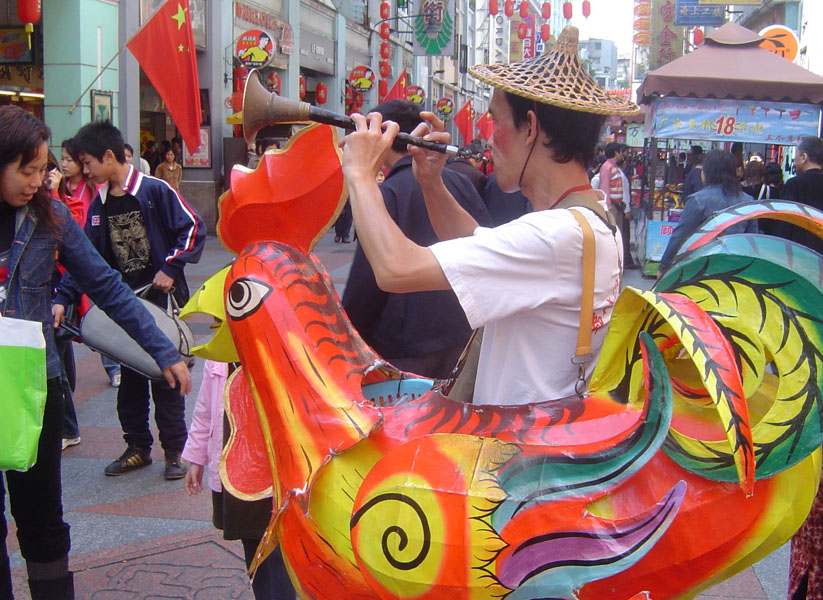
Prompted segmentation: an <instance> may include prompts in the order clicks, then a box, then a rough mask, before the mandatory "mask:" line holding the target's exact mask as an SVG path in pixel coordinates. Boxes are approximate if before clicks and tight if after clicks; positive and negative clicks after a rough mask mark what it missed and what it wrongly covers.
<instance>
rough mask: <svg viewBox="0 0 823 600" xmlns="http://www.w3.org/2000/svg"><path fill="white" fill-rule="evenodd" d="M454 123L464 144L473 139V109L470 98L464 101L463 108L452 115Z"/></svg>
mask: <svg viewBox="0 0 823 600" xmlns="http://www.w3.org/2000/svg"><path fill="white" fill-rule="evenodd" d="M454 124H455V125H456V126H457V130H458V131H459V132H460V135H462V136H463V145H464V146H465V145H466V144H468V143H469V142H470V141H472V140H473V139H474V109H473V108H472V101H471V100H469V101H468V102H466V104H464V105H463V108H461V109H460V110H459V111H457V114H456V115H454Z"/></svg>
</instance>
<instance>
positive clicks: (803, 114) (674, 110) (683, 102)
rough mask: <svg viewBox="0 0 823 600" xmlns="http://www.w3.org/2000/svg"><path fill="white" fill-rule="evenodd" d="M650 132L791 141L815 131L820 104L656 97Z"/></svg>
mask: <svg viewBox="0 0 823 600" xmlns="http://www.w3.org/2000/svg"><path fill="white" fill-rule="evenodd" d="M653 111H654V112H653V117H652V127H653V136H654V137H657V138H674V139H686V140H721V141H735V142H753V143H761V144H780V145H794V144H796V143H797V141H798V139H799V138H801V137H803V136H814V135H817V128H818V123H819V121H820V107H819V106H815V105H812V104H794V103H790V102H759V101H751V100H713V99H710V98H709V99H699V98H676V97H667V98H658V99H657V100H655V101H654V103H653Z"/></svg>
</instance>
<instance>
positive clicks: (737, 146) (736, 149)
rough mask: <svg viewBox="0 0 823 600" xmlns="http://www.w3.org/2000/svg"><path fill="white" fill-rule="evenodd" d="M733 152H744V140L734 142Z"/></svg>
mask: <svg viewBox="0 0 823 600" xmlns="http://www.w3.org/2000/svg"><path fill="white" fill-rule="evenodd" d="M732 154H743V142H734V143H733V144H732Z"/></svg>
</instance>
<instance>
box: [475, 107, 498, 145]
mask: <svg viewBox="0 0 823 600" xmlns="http://www.w3.org/2000/svg"><path fill="white" fill-rule="evenodd" d="M474 125H475V127H477V131H478V133H479V134H480V137H481V138H483V139H484V140H490V139H491V137H492V133H494V121H492V116H491V115H490V114H489V113H487V112H484V113H483V114H482V115H480V118H478V119H477V122H475V124H474Z"/></svg>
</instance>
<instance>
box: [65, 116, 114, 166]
mask: <svg viewBox="0 0 823 600" xmlns="http://www.w3.org/2000/svg"><path fill="white" fill-rule="evenodd" d="M74 143H75V145H76V146H77V152H78V153H80V154H88V155H89V156H93V157H94V158H96V159H97V160H100V161H102V160H103V155H104V154H105V153H106V150H111V152H112V154H114V158H115V159H116V160H117V162H119V163H120V164H121V165H122V164H124V163H125V162H126V142H124V141H123V134H122V133H120V130H119V129H117V127H115V126H114V125H112V124H111V121H95V122H93V123H87V124H86V125H83V126H82V127H81V128H80V131H78V132H77V135H75V136H74Z"/></svg>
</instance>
